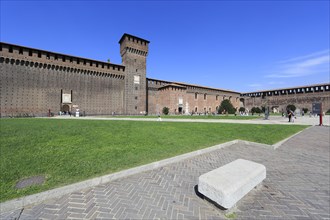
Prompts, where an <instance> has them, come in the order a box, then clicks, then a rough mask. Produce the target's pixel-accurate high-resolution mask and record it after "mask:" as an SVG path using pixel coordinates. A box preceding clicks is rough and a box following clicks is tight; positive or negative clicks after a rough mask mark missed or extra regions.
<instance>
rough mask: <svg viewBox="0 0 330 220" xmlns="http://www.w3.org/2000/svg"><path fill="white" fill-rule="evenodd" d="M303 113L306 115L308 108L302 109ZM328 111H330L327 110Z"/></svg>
mask: <svg viewBox="0 0 330 220" xmlns="http://www.w3.org/2000/svg"><path fill="white" fill-rule="evenodd" d="M302 110H303V112H304V113H305V114H306V113H307V112H308V108H302ZM329 111H330V109H329Z"/></svg>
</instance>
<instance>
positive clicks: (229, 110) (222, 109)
mask: <svg viewBox="0 0 330 220" xmlns="http://www.w3.org/2000/svg"><path fill="white" fill-rule="evenodd" d="M235 112H236V109H235V108H234V106H233V104H231V102H230V100H228V99H225V100H223V101H222V102H221V104H220V106H219V110H218V113H219V114H222V113H225V114H234V113H235Z"/></svg>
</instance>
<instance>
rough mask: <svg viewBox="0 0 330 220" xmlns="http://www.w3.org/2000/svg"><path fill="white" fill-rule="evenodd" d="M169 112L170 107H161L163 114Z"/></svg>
mask: <svg viewBox="0 0 330 220" xmlns="http://www.w3.org/2000/svg"><path fill="white" fill-rule="evenodd" d="M169 112H170V109H169V108H168V107H166V106H165V107H164V108H163V114H164V115H168V113H169Z"/></svg>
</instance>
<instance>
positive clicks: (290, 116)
mask: <svg viewBox="0 0 330 220" xmlns="http://www.w3.org/2000/svg"><path fill="white" fill-rule="evenodd" d="M288 118H289V122H291V118H292V114H291V111H290V110H288Z"/></svg>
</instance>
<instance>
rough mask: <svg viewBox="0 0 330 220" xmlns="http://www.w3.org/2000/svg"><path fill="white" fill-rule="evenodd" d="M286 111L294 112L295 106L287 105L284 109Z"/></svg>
mask: <svg viewBox="0 0 330 220" xmlns="http://www.w3.org/2000/svg"><path fill="white" fill-rule="evenodd" d="M286 109H287V110H291V111H293V112H294V111H295V110H296V106H295V105H292V104H290V105H288V106H287V107H286Z"/></svg>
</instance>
